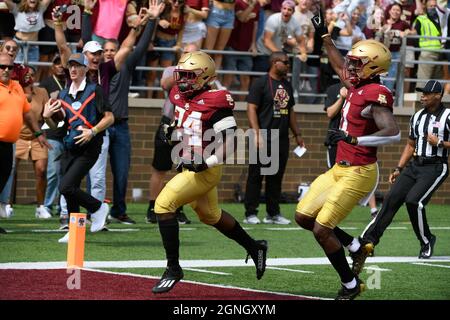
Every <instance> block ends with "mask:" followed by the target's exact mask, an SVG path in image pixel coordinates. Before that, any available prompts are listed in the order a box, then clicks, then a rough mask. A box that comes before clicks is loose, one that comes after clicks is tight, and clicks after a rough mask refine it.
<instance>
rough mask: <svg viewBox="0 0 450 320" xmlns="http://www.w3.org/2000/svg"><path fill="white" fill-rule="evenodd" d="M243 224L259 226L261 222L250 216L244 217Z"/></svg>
mask: <svg viewBox="0 0 450 320" xmlns="http://www.w3.org/2000/svg"><path fill="white" fill-rule="evenodd" d="M243 222H244V223H246V224H260V223H261V220H259V218H258V217H257V216H255V215H254V214H252V215H251V216H248V217H246V218H245V219H244V221H243Z"/></svg>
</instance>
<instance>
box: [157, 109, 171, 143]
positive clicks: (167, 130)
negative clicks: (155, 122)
mask: <svg viewBox="0 0 450 320" xmlns="http://www.w3.org/2000/svg"><path fill="white" fill-rule="evenodd" d="M170 121H171V119H170V118H169V117H166V116H162V118H161V123H160V124H159V128H158V132H157V134H158V136H159V139H160V140H161V141H162V142H164V143H165V144H168V145H171V144H172V132H173V130H174V129H175V122H174V123H172V124H171V123H170Z"/></svg>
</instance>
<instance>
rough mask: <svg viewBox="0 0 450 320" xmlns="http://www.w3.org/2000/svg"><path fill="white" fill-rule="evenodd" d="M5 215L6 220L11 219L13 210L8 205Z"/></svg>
mask: <svg viewBox="0 0 450 320" xmlns="http://www.w3.org/2000/svg"><path fill="white" fill-rule="evenodd" d="M6 215H7V218H11V217H12V216H13V215H14V208H13V207H12V206H11V205H10V204H7V205H6Z"/></svg>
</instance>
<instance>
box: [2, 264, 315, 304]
mask: <svg viewBox="0 0 450 320" xmlns="http://www.w3.org/2000/svg"><path fill="white" fill-rule="evenodd" d="M77 272H78V271H77ZM79 272H80V277H79V278H80V281H79V283H77V279H75V272H74V271H72V272H70V273H68V272H67V271H66V269H56V270H17V269H6V270H0V284H1V290H0V300H67V299H74V300H77V299H80V300H306V299H307V298H306V297H298V296H289V295H280V294H273V293H266V292H254V291H247V290H240V289H232V288H220V287H214V286H207V285H201V284H193V283H183V282H180V283H178V284H177V285H176V287H175V288H174V289H173V290H172V291H171V292H169V293H166V294H162V295H154V294H152V292H151V288H152V287H153V286H154V285H155V284H156V282H157V280H156V279H147V278H143V277H134V276H130V275H119V274H111V273H103V272H96V271H89V270H79ZM68 283H69V286H70V287H72V288H73V289H69V288H68ZM78 285H80V289H76V287H77V286H78Z"/></svg>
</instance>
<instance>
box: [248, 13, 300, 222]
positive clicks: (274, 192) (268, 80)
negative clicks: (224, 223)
mask: <svg viewBox="0 0 450 320" xmlns="http://www.w3.org/2000/svg"><path fill="white" fill-rule="evenodd" d="M281 10H282V11H283V10H285V6H284V4H283V7H282V9H281ZM274 15H276V13H275V14H274ZM288 71H289V58H288V56H287V54H286V53H284V52H274V53H272V54H271V56H270V70H269V73H268V74H266V75H265V76H262V77H260V78H259V79H257V80H255V81H254V82H253V83H252V85H251V87H250V91H249V95H248V97H247V102H248V104H247V116H248V121H249V125H250V128H251V129H253V132H254V135H255V137H254V143H255V144H256V148H257V149H261V150H262V152H260V151H259V150H258V160H257V163H256V164H252V163H251V164H250V165H249V168H248V177H247V186H246V190H245V200H244V203H245V219H244V221H243V222H244V223H248V224H258V223H261V221H260V219H259V218H258V217H257V214H258V206H259V201H260V194H261V186H262V181H263V179H264V177H265V180H266V185H265V186H266V192H265V197H266V211H267V215H266V217H265V218H264V219H263V222H264V223H275V224H290V223H291V221H290V220H288V219H286V218H285V217H283V216H282V215H281V212H280V205H279V203H280V196H281V182H282V180H283V175H284V170H285V168H286V164H287V160H288V157H289V129H291V131H292V133H293V134H294V137H295V141H296V143H297V145H299V146H304V142H303V138H302V137H301V134H300V131H299V129H298V126H297V120H296V116H295V111H294V109H293V107H294V105H295V100H294V95H293V89H292V86H291V84H290V83H289V81H288V80H287V79H286V77H287V73H288ZM261 129H263V130H264V131H265V132H266V134H264V133H263V132H262V131H261ZM264 137H266V139H264ZM250 143H251V142H250ZM253 150H255V149H253ZM276 152H278V153H276ZM261 155H267V156H268V157H270V159H272V162H271V164H268V163H265V164H263V161H261V158H260V156H261ZM276 161H278V166H277V171H276V173H272V174H266V175H264V169H263V168H264V167H265V166H274V165H275V162H276Z"/></svg>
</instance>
